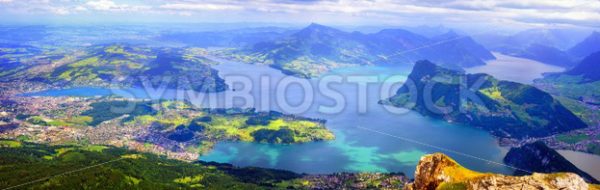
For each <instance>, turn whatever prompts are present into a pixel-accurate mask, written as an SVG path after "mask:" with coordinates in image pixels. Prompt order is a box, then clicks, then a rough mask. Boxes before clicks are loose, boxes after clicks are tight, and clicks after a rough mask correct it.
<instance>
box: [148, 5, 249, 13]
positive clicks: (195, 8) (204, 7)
mask: <svg viewBox="0 0 600 190" xmlns="http://www.w3.org/2000/svg"><path fill="white" fill-rule="evenodd" d="M160 8H162V9H171V10H191V11H224V10H243V9H244V8H243V7H241V6H237V5H226V4H212V3H197V4H194V3H175V4H164V5H161V6H160Z"/></svg>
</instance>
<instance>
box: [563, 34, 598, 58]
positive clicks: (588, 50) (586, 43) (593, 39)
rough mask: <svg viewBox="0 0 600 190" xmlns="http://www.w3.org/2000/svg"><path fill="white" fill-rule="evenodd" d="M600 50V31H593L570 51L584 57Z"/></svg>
mask: <svg viewBox="0 0 600 190" xmlns="http://www.w3.org/2000/svg"><path fill="white" fill-rule="evenodd" d="M598 51H600V32H593V33H592V34H590V35H589V36H588V37H587V38H585V39H584V40H583V41H581V42H579V43H578V44H577V45H575V46H573V47H572V48H571V49H569V53H570V54H571V55H573V56H575V57H577V58H583V57H585V56H588V55H590V54H592V53H594V52H598Z"/></svg>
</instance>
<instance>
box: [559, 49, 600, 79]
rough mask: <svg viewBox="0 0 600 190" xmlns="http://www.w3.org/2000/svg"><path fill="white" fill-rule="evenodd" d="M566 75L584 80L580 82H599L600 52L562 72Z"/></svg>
mask: <svg viewBox="0 0 600 190" xmlns="http://www.w3.org/2000/svg"><path fill="white" fill-rule="evenodd" d="M564 74H566V75H578V76H582V77H583V78H584V81H582V82H595V81H598V80H600V51H598V52H595V53H592V54H590V55H589V56H587V57H585V58H584V59H583V60H582V61H581V62H580V63H579V64H578V65H577V66H575V67H574V68H572V69H571V70H568V71H566V72H564Z"/></svg>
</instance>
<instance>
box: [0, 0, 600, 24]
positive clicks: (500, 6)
mask: <svg viewBox="0 0 600 190" xmlns="http://www.w3.org/2000/svg"><path fill="white" fill-rule="evenodd" d="M2 12H21V13H34V14H37V13H40V12H42V13H44V12H46V13H50V14H57V15H66V14H69V15H77V14H80V13H83V12H107V13H111V14H122V13H127V14H129V13H140V14H141V15H143V14H153V15H156V16H160V15H161V14H164V15H181V16H191V15H204V16H207V15H208V16H209V17H210V18H223V19H224V20H230V21H231V20H234V21H235V20H237V21H247V20H249V19H250V17H251V18H252V19H253V21H265V22H269V21H272V20H273V19H277V20H279V21H284V22H285V21H286V19H287V20H292V21H302V22H313V21H314V22H321V21H322V20H329V21H331V22H353V21H354V20H360V21H362V22H363V23H365V22H366V23H373V24H377V23H388V22H399V21H406V22H413V21H421V22H423V24H440V23H442V24H443V22H463V23H488V22H500V21H502V22H504V23H524V24H536V25H537V24H547V23H552V22H560V23H564V24H569V23H571V24H581V23H585V25H586V26H590V25H591V26H594V25H595V26H599V27H600V15H599V14H600V13H599V12H600V1H599V0H368V1H367V0H364V1H359V0H321V1H318V0H313V1H293V0H254V1H244V0H90V1H81V0H0V15H1V14H2ZM218 16H220V17H218ZM198 18H205V17H198Z"/></svg>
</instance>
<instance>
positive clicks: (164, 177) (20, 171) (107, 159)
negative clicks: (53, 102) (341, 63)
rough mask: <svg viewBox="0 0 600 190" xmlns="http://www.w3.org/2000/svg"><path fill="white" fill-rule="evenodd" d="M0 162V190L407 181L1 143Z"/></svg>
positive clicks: (348, 185) (379, 185)
mask: <svg viewBox="0 0 600 190" xmlns="http://www.w3.org/2000/svg"><path fill="white" fill-rule="evenodd" d="M0 164H1V165H2V166H3V167H0V182H1V183H0V188H2V189H5V188H10V187H15V186H18V185H20V186H18V187H15V189H21V188H23V189H223V190H225V189H227V190H230V189H359V188H362V189H364V188H369V189H401V188H402V187H403V186H404V184H405V183H406V182H407V181H408V178H407V177H406V176H404V174H399V173H377V174H376V173H336V174H320V175H307V174H297V173H293V172H290V171H284V170H276V169H266V168H257V167H244V168H240V167H235V166H232V165H230V164H221V163H214V162H209V163H206V162H202V161H199V162H193V163H190V162H183V161H178V160H171V159H166V158H164V157H160V156H156V155H153V154H147V153H139V152H134V151H128V150H125V149H121V148H114V147H110V146H99V145H86V146H75V145H56V146H49V145H42V144H33V143H26V142H20V141H12V140H2V139H0ZM40 179H41V180H40ZM36 180H39V181H36Z"/></svg>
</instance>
